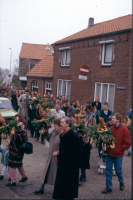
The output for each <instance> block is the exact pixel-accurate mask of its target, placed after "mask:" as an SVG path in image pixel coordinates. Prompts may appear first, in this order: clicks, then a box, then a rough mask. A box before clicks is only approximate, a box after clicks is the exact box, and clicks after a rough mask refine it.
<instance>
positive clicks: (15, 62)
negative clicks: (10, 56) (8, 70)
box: [12, 59, 19, 76]
mask: <svg viewBox="0 0 133 200" xmlns="http://www.w3.org/2000/svg"><path fill="white" fill-rule="evenodd" d="M12 67H13V69H12V76H13V75H14V74H16V75H17V76H18V74H19V60H18V59H15V60H13V61H12Z"/></svg>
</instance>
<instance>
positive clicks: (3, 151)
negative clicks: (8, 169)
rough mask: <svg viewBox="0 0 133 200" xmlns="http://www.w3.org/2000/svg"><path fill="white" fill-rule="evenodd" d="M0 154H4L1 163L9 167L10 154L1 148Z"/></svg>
mask: <svg viewBox="0 0 133 200" xmlns="http://www.w3.org/2000/svg"><path fill="white" fill-rule="evenodd" d="M0 152H1V153H2V158H1V163H2V164H3V165H5V166H8V154H7V153H6V148H0ZM5 153H6V154H5Z"/></svg>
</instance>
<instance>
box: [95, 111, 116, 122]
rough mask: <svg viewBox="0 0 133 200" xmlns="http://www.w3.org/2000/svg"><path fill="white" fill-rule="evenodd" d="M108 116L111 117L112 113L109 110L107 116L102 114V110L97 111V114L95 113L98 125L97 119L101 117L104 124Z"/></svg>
mask: <svg viewBox="0 0 133 200" xmlns="http://www.w3.org/2000/svg"><path fill="white" fill-rule="evenodd" d="M110 115H113V112H112V111H111V110H108V114H107V115H105V114H104V110H103V109H102V110H99V111H98V112H97V116H98V119H97V120H98V123H99V117H102V118H103V119H104V121H105V123H106V122H107V121H108V118H109V116H110Z"/></svg>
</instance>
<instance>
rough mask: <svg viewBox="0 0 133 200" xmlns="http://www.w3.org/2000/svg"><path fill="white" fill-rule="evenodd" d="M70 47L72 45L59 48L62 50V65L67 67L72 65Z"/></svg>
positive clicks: (60, 60)
mask: <svg viewBox="0 0 133 200" xmlns="http://www.w3.org/2000/svg"><path fill="white" fill-rule="evenodd" d="M70 49H71V47H62V48H59V50H60V52H61V53H60V59H59V62H61V66H62V67H65V66H66V67H67V66H69V65H70V62H71V58H70Z"/></svg>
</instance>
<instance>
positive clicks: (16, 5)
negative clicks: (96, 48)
mask: <svg viewBox="0 0 133 200" xmlns="http://www.w3.org/2000/svg"><path fill="white" fill-rule="evenodd" d="M131 13H132V0H0V67H2V68H8V69H10V55H11V50H10V49H9V48H12V60H15V59H19V54H20V50H21V46H22V42H25V43H33V44H47V43H49V44H52V43H54V42H55V41H58V40H60V39H62V38H65V37H67V36H69V35H72V34H74V33H76V32H78V31H81V30H83V29H85V28H87V25H88V19H89V17H94V24H95V23H99V22H103V21H107V20H110V19H114V18H117V17H120V16H124V15H128V14H131ZM12 68H13V64H12Z"/></svg>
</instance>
